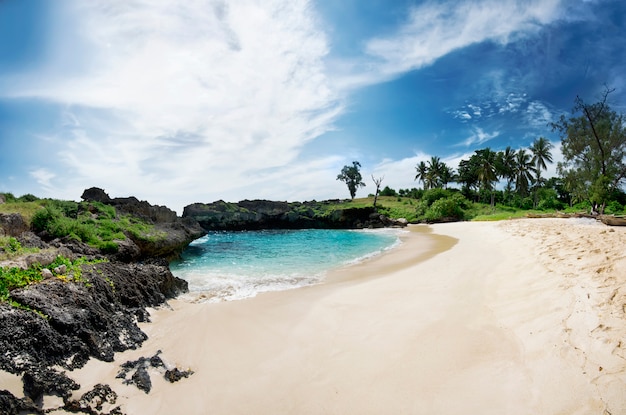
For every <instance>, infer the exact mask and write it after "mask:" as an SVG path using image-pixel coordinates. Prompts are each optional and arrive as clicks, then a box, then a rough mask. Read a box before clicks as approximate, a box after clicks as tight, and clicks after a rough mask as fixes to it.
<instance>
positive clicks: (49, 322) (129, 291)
mask: <svg viewBox="0 0 626 415" xmlns="http://www.w3.org/2000/svg"><path fill="white" fill-rule="evenodd" d="M82 197H83V200H85V201H97V202H101V203H104V204H106V205H110V206H113V207H115V209H116V211H117V213H118V214H121V215H122V214H123V215H132V216H133V217H135V218H138V219H140V220H142V221H144V222H146V223H148V224H150V225H152V227H151V229H152V231H151V232H152V233H153V235H149V236H154V237H142V238H138V237H137V236H136V235H133V234H130V233H129V234H128V235H126V236H127V238H125V239H124V240H119V241H117V242H118V246H119V249H118V250H117V251H116V252H114V253H109V254H104V253H103V252H101V251H100V250H98V249H96V248H94V247H92V246H90V245H87V244H85V243H83V242H79V241H76V240H75V239H73V238H70V237H66V238H54V239H50V237H49V235H48V234H47V233H46V232H40V233H34V232H32V231H31V229H30V228H29V226H28V225H27V223H26V221H25V220H24V218H23V217H22V216H21V215H20V214H17V213H12V214H0V236H7V237H14V238H15V240H16V241H17V242H19V244H20V246H21V247H22V248H24V249H25V250H26V252H31V251H34V253H33V252H31V253H28V254H25V255H22V256H20V257H17V258H12V259H10V260H5V261H3V262H0V266H2V267H3V268H19V269H25V270H26V269H28V268H29V267H31V266H32V265H33V264H40V265H41V266H42V267H44V268H43V269H42V273H44V270H45V271H46V276H44V278H43V280H42V281H41V282H38V283H35V284H30V285H28V286H26V287H23V288H17V289H13V290H11V291H10V301H5V302H0V350H2V353H0V369H2V370H4V371H7V372H10V373H13V374H18V375H21V376H22V382H23V384H24V395H25V397H24V398H17V397H15V396H13V395H12V394H11V393H10V392H8V391H2V390H0V414H18V413H23V412H26V413H43V409H42V406H41V405H42V400H43V397H44V396H45V395H55V396H58V397H61V398H62V399H63V402H64V409H66V410H70V411H72V412H84V413H101V412H100V411H99V410H98V409H97V408H96V407H95V406H93V405H89V404H88V401H92V400H93V399H87V400H83V401H82V403H81V402H79V401H75V400H71V395H72V391H73V390H76V389H78V388H79V385H77V384H76V383H75V382H74V381H73V380H72V379H71V378H70V377H68V375H67V373H66V371H71V370H73V369H76V368H80V367H82V366H83V365H84V364H85V363H86V362H87V361H88V360H89V359H90V358H96V359H100V360H103V361H112V360H113V356H114V353H116V352H121V351H124V350H127V349H136V348H138V347H139V346H141V344H142V343H143V341H145V340H146V338H147V337H146V335H145V334H144V333H143V332H142V331H141V330H140V329H139V327H138V326H137V323H138V322H144V321H149V314H148V312H147V311H146V307H155V306H159V305H163V304H165V303H166V301H167V299H170V298H173V297H175V296H177V295H179V294H181V293H184V292H186V291H187V282H186V281H184V280H182V279H180V278H177V277H175V276H173V275H172V273H171V272H170V270H169V262H168V259H170V258H173V257H176V256H177V255H178V254H179V253H180V252H181V251H182V250H183V249H184V248H185V247H186V246H187V245H188V244H189V243H190V242H191V241H193V240H194V239H197V238H199V237H201V236H202V235H204V234H205V231H204V230H203V229H202V228H201V227H200V226H199V225H198V224H197V222H195V221H193V220H190V219H182V218H179V217H177V215H176V213H175V212H173V211H172V210H170V209H168V208H166V207H162V206H152V205H150V204H149V203H148V202H144V201H139V200H137V199H136V198H134V197H131V198H116V199H111V198H109V197H108V195H106V193H104V191H102V190H101V189H97V188H92V189H88V190H86V191H85V192H84V194H83V196H82ZM59 256H62V257H64V258H68V260H69V261H74V260H77V259H79V258H81V259H82V260H83V261H84V262H86V263H85V264H84V265H82V266H81V267H80V271H79V274H80V275H79V276H77V275H72V276H70V275H68V274H69V272H68V271H66V270H65V269H56V270H55V271H54V272H53V271H52V270H49V269H48V268H45V267H47V266H49V265H50V264H52V263H53V261H54V260H55V259H56V258H57V257H59ZM53 274H54V275H53ZM144 383H145V382H144ZM107 388H108V387H107V386H106V385H95V386H94V389H93V390H92V391H91V393H90V394H89V396H88V397H87V398H90V397H92V396H91V395H94V396H100V395H102V391H103V390H105V391H106V390H107ZM0 389H2V388H0ZM104 395H106V396H105V397H103V398H102V399H105V398H106V399H109V401H110V400H111V395H110V394H106V393H105V394H104ZM104 395H103V396H104ZM102 399H100V401H102ZM96 401H97V399H96ZM96 406H98V405H96ZM110 413H121V412H120V411H119V409H118V410H116V411H111V412H110Z"/></svg>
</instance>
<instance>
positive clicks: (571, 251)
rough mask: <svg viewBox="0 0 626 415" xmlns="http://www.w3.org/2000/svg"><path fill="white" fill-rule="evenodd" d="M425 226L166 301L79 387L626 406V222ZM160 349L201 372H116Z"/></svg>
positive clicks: (261, 405) (367, 405)
mask: <svg viewBox="0 0 626 415" xmlns="http://www.w3.org/2000/svg"><path fill="white" fill-rule="evenodd" d="M414 228H416V229H414ZM411 230H412V232H411V233H410V234H409V235H408V236H407V240H406V242H405V243H403V244H401V245H400V246H398V247H396V248H395V249H393V250H391V251H389V252H386V253H384V254H383V255H378V256H376V257H374V258H370V259H368V260H366V261H363V262H361V263H358V264H354V265H351V266H348V267H342V268H340V269H337V270H335V271H332V272H331V273H329V275H328V276H327V278H326V280H325V281H324V282H323V283H321V284H317V285H313V286H307V287H302V288H298V289H297V290H288V291H282V292H268V293H262V294H259V295H258V296H256V297H253V298H248V299H244V300H238V301H233V302H220V303H199V304H198V303H190V302H185V301H183V300H180V299H177V300H173V301H170V302H169V304H170V306H171V309H167V308H160V309H157V310H150V312H151V318H152V323H149V324H141V328H142V330H144V331H145V332H146V333H147V334H148V336H149V339H148V340H147V341H146V342H145V343H144V345H143V347H141V348H140V349H138V350H130V351H127V352H124V353H118V354H116V356H115V362H114V363H113V364H111V363H104V362H100V361H97V360H94V359H92V360H90V362H89V363H87V365H86V366H85V367H84V368H82V369H79V370H76V371H74V372H68V375H69V376H70V377H72V378H75V379H76V380H77V381H78V382H79V383H80V384H81V385H83V389H81V390H80V391H78V392H77V393H76V394H75V396H80V394H81V393H82V392H84V391H85V390H88V389H90V388H91V387H92V386H93V385H94V384H95V383H99V382H103V383H109V384H110V385H111V387H112V388H113V390H115V391H116V392H117V393H118V394H119V396H120V398H119V399H118V402H117V404H116V405H121V406H122V411H123V412H125V413H127V414H129V415H130V414H139V413H154V414H168V413H189V414H200V413H206V412H207V411H208V412H211V413H215V414H233V413H234V414H247V413H258V414H274V413H303V414H318V413H331V414H343V413H365V414H370V413H371V414H378V413H417V414H421V413H424V414H426V413H437V414H443V415H445V414H458V413H481V414H492V413H493V414H500V413H507V414H520V415H521V414H528V413H534V414H558V413H571V414H577V413H578V414H583V413H603V411H607V412H608V413H613V414H615V413H626V398H625V397H623V390H626V345H624V344H622V343H626V342H623V341H622V340H621V339H623V338H625V337H626V324H624V313H625V312H626V259H625V258H626V257H624V255H623V254H621V247H623V246H624V243H626V229H623V228H615V229H613V228H607V227H604V226H602V225H600V226H594V225H587V224H583V223H578V222H573V221H571V220H570V219H532V220H526V219H522V220H514V221H513V220H512V221H504V222H496V223H493V222H459V223H450V224H437V225H430V226H424V225H418V226H416V227H411ZM421 232H424V234H425V235H428V238H420V236H422V235H420V233H421ZM420 248H421V249H425V250H426V252H427V253H425V254H420V255H415V252H416V251H417V250H418V249H420ZM157 350H162V352H163V353H162V355H161V357H162V358H163V360H164V361H165V362H166V363H167V364H170V365H172V366H177V367H181V368H190V369H191V370H193V371H194V372H195V374H194V375H192V376H191V377H189V378H188V379H183V380H181V381H180V382H178V383H175V384H169V383H166V382H165V380H163V379H159V378H157V377H156V376H153V390H152V392H150V394H144V393H143V392H141V391H139V390H138V389H136V388H135V387H133V386H126V385H122V384H121V381H119V379H114V377H115V375H116V374H117V371H118V369H119V366H118V365H119V364H120V363H121V362H124V361H126V360H134V359H137V358H138V357H140V356H151V355H153V354H154V353H155V352H156V351H157ZM18 379H19V378H18ZM0 380H2V382H4V378H3V377H2V375H0ZM3 384H4V383H3ZM20 387H21V385H20ZM103 410H104V411H106V410H107V409H106V408H103ZM52 413H58V414H60V413H63V412H61V411H55V412H52Z"/></svg>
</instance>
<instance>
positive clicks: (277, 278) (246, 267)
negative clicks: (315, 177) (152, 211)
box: [172, 229, 406, 302]
mask: <svg viewBox="0 0 626 415" xmlns="http://www.w3.org/2000/svg"><path fill="white" fill-rule="evenodd" d="M402 232H406V231H403V230H401V229H376V230H363V231H362V230H359V231H328V230H325V231H313V230H309V231H288V232H287V231H286V232H280V231H276V232H258V233H230V234H229V233H219V234H217V233H216V234H213V235H211V234H210V235H207V236H205V237H203V238H201V239H199V240H197V241H195V242H194V243H193V245H192V247H191V248H190V249H191V250H192V251H191V252H188V253H187V255H186V259H185V260H183V261H182V262H179V263H175V264H173V267H172V272H173V273H174V275H176V276H178V277H180V278H183V279H185V280H186V281H187V282H188V283H189V289H190V294H189V296H188V297H189V299H190V300H192V301H202V302H220V301H233V300H241V299H245V298H250V297H254V296H256V295H257V294H259V293H263V292H269V291H284V290H290V289H294V288H299V287H304V286H308V285H313V284H318V283H320V282H321V281H323V279H324V278H325V275H326V273H327V272H328V271H329V270H330V269H333V268H336V267H340V266H344V265H350V264H355V263H358V262H362V261H365V260H367V259H369V258H372V257H374V256H376V255H380V254H381V253H383V252H385V251H387V250H389V249H392V248H394V247H395V246H397V245H398V244H399V243H401V242H400V238H399V235H400V234H401V233H402ZM364 236H365V237H364Z"/></svg>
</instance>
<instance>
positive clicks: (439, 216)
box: [424, 197, 464, 222]
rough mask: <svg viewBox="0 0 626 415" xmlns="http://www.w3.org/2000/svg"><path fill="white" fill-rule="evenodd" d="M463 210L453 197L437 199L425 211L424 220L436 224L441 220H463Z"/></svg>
mask: <svg viewBox="0 0 626 415" xmlns="http://www.w3.org/2000/svg"><path fill="white" fill-rule="evenodd" d="M463 217H464V214H463V209H461V206H460V203H459V200H458V199H457V198H455V197H449V198H445V199H437V200H436V201H435V202H434V203H433V204H432V205H431V206H430V207H429V208H428V210H427V211H426V213H425V215H424V219H425V220H426V221H427V222H437V221H442V220H449V219H454V220H461V219H463Z"/></svg>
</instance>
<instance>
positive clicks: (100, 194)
mask: <svg viewBox="0 0 626 415" xmlns="http://www.w3.org/2000/svg"><path fill="white" fill-rule="evenodd" d="M81 199H83V200H92V201H94V202H101V203H109V202H110V201H111V198H110V197H109V195H108V194H106V192H105V191H104V190H103V189H100V188H99V187H91V188H89V189H85V191H84V192H83V194H82V196H81Z"/></svg>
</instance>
